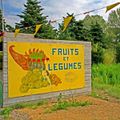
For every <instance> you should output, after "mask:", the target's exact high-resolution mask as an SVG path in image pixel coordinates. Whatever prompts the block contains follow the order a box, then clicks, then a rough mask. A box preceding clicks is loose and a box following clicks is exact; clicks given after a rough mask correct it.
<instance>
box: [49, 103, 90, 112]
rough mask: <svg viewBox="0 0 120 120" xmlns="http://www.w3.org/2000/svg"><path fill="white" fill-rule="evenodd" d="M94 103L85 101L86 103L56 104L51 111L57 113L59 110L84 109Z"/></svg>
mask: <svg viewBox="0 0 120 120" xmlns="http://www.w3.org/2000/svg"><path fill="white" fill-rule="evenodd" d="M91 104H92V103H91V102H88V101H84V102H81V101H71V102H70V101H63V102H58V103H56V104H54V105H53V106H52V107H51V111H57V110H66V109H67V108H69V107H79V106H81V107H83V106H88V105H91Z"/></svg>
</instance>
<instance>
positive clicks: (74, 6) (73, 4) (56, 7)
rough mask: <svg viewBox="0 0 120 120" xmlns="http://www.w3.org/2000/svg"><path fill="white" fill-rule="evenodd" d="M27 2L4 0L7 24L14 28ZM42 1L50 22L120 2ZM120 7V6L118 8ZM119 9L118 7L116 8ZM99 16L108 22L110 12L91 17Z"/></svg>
mask: <svg viewBox="0 0 120 120" xmlns="http://www.w3.org/2000/svg"><path fill="white" fill-rule="evenodd" d="M26 1H27V0H3V3H4V16H5V19H6V22H7V23H8V24H10V25H12V26H14V25H15V23H16V22H19V21H20V18H19V17H18V16H16V15H17V14H21V12H22V11H23V10H24V4H25V3H26ZM38 1H41V5H42V7H43V8H44V11H43V13H44V15H47V16H49V17H48V19H49V20H54V19H59V18H62V17H64V16H66V13H67V12H68V13H74V14H79V13H82V12H85V11H89V10H92V9H96V8H101V7H103V6H106V5H109V4H112V3H115V2H120V0H38ZM118 7H120V6H118ZM115 9H117V7H116V8H115ZM95 14H99V15H101V16H103V17H104V18H105V19H106V20H107V18H108V14H109V12H108V13H107V14H106V13H105V9H104V10H101V11H97V12H94V13H91V14H90V15H95ZM83 18H84V15H82V16H78V17H76V19H83Z"/></svg>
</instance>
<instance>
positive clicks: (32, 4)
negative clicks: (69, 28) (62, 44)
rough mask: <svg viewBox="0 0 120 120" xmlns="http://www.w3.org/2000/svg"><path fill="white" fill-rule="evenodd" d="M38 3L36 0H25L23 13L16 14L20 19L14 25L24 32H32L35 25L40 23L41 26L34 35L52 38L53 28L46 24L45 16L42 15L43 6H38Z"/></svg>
mask: <svg viewBox="0 0 120 120" xmlns="http://www.w3.org/2000/svg"><path fill="white" fill-rule="evenodd" d="M40 3H41V2H38V0H27V3H26V4H25V5H24V7H25V10H24V11H23V12H22V13H23V14H22V15H18V16H19V17H20V18H21V21H20V23H16V27H17V28H21V31H22V32H24V33H33V32H34V31H35V25H36V24H42V28H41V30H39V31H38V34H37V35H36V37H40V38H53V37H55V35H53V34H55V30H53V28H52V26H51V25H50V24H48V21H47V16H44V15H43V13H42V11H43V8H42V7H41V6H40ZM26 28H27V29H26ZM50 33H51V34H50Z"/></svg>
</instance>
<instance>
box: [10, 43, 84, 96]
mask: <svg viewBox="0 0 120 120" xmlns="http://www.w3.org/2000/svg"><path fill="white" fill-rule="evenodd" d="M84 81H85V69H84V46H83V45H77V44H59V43H27V42H8V97H9V98H14V97H20V96H27V95H33V94H41V93H48V92H55V91H61V90H71V89H78V88H82V87H84V84H85V83H84Z"/></svg>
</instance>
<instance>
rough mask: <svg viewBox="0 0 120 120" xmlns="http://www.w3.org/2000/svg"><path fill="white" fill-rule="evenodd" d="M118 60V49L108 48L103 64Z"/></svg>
mask: <svg viewBox="0 0 120 120" xmlns="http://www.w3.org/2000/svg"><path fill="white" fill-rule="evenodd" d="M115 62H116V51H115V50H114V49H106V50H105V51H104V54H103V64H112V63H115Z"/></svg>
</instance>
